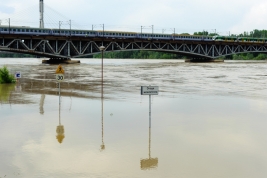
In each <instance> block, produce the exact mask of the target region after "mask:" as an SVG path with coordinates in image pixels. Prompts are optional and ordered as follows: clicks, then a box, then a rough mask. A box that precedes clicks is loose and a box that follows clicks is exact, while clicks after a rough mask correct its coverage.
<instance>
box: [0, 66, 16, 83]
mask: <svg viewBox="0 0 267 178" xmlns="http://www.w3.org/2000/svg"><path fill="white" fill-rule="evenodd" d="M15 81H16V80H15V77H14V76H13V75H11V74H9V71H8V70H7V67H6V66H4V67H3V68H0V83H15Z"/></svg>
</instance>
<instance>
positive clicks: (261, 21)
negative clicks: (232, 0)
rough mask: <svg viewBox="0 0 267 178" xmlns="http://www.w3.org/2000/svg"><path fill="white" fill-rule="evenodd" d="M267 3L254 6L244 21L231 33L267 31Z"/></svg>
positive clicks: (233, 28)
mask: <svg viewBox="0 0 267 178" xmlns="http://www.w3.org/2000/svg"><path fill="white" fill-rule="evenodd" d="M266 18H267V2H262V3H260V4H257V5H255V6H253V7H252V8H251V9H250V11H249V12H248V13H247V14H246V15H245V16H244V17H243V19H242V20H241V21H240V23H238V24H237V25H235V26H234V27H232V29H231V31H234V32H242V30H243V31H252V30H254V29H267V21H266Z"/></svg>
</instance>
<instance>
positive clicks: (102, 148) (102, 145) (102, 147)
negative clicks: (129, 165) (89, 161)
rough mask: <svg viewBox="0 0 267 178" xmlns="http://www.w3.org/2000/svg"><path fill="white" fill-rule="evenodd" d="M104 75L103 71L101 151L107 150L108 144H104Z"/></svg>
mask: <svg viewBox="0 0 267 178" xmlns="http://www.w3.org/2000/svg"><path fill="white" fill-rule="evenodd" d="M103 112H104V76H103V72H102V77H101V127H102V132H101V134H102V144H101V146H100V151H103V150H105V148H106V146H105V144H104V115H103Z"/></svg>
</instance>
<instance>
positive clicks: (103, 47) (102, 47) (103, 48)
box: [99, 46, 105, 98]
mask: <svg viewBox="0 0 267 178" xmlns="http://www.w3.org/2000/svg"><path fill="white" fill-rule="evenodd" d="M99 49H100V51H101V58H102V60H101V74H102V75H101V79H102V92H101V93H102V96H101V98H103V55H104V54H103V53H104V50H105V46H100V47H99Z"/></svg>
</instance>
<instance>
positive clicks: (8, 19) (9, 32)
mask: <svg viewBox="0 0 267 178" xmlns="http://www.w3.org/2000/svg"><path fill="white" fill-rule="evenodd" d="M8 31H9V34H10V18H8Z"/></svg>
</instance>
